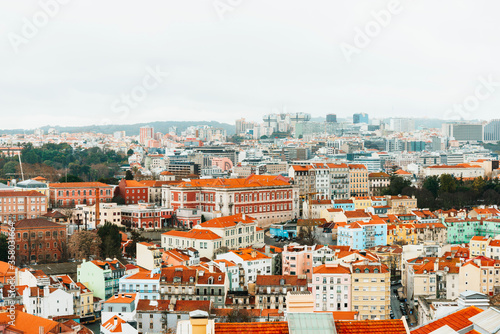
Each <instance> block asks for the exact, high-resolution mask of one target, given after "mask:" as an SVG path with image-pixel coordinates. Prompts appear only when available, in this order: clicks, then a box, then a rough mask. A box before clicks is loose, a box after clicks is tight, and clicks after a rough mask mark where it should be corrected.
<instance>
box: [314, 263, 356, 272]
mask: <svg viewBox="0 0 500 334" xmlns="http://www.w3.org/2000/svg"><path fill="white" fill-rule="evenodd" d="M313 273H314V274H350V273H351V270H350V269H349V268H346V267H344V266H341V265H327V264H322V265H320V266H317V267H314V268H313Z"/></svg>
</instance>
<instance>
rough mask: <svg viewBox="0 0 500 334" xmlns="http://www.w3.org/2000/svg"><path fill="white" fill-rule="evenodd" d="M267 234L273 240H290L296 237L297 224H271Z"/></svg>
mask: <svg viewBox="0 0 500 334" xmlns="http://www.w3.org/2000/svg"><path fill="white" fill-rule="evenodd" d="M269 233H271V236H272V237H273V238H277V237H279V238H287V239H292V238H296V237H297V222H285V223H280V224H272V225H271V227H270V228H269Z"/></svg>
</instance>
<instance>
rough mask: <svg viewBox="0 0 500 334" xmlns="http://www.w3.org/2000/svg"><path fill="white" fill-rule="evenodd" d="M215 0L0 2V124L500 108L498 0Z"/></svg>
mask: <svg viewBox="0 0 500 334" xmlns="http://www.w3.org/2000/svg"><path fill="white" fill-rule="evenodd" d="M58 3H59V2H58ZM63 3H64V4H63ZM217 4H218V2H217V1H215V2H214V1H206V2H200V3H199V4H198V5H199V7H198V8H199V9H198V10H196V11H192V10H191V9H192V6H191V4H185V3H174V2H161V3H160V2H155V3H152V4H135V3H132V2H129V1H120V2H117V1H115V2H113V1H111V2H109V3H105V4H103V3H97V2H93V1H87V2H85V3H80V2H68V3H66V2H63V1H61V2H60V3H59V5H58V7H57V8H55V9H54V8H52V9H50V8H49V9H47V8H45V7H43V6H41V5H40V4H39V3H38V2H23V3H9V4H8V5H7V4H3V5H0V20H1V22H3V24H2V26H1V28H0V34H1V35H2V36H3V37H4V38H3V43H1V44H0V50H1V52H0V60H1V62H0V71H1V72H2V73H3V75H2V76H1V77H0V89H1V91H2V92H3V94H2V95H1V96H0V110H2V116H3V126H2V128H9V129H13V128H37V127H40V126H44V125H46V124H52V125H61V126H69V125H72V126H75V125H93V124H96V125H103V124H110V123H112V124H134V123H144V122H152V121H155V120H179V121H181V120H192V119H208V120H216V121H220V122H228V120H231V122H230V123H232V122H233V120H234V119H235V118H237V117H234V115H235V114H237V115H238V117H245V118H247V119H248V120H253V121H260V118H261V115H263V114H267V113H272V112H281V111H282V110H284V109H285V110H286V111H287V112H306V113H310V114H311V115H312V117H318V116H324V115H326V114H328V113H335V114H337V116H338V117H339V118H345V117H349V116H350V115H352V114H353V113H358V112H365V113H368V114H369V115H370V116H371V118H382V117H406V116H414V115H419V116H422V117H439V118H443V119H459V118H464V119H471V118H480V119H490V118H494V117H495V114H496V113H497V110H499V107H500V97H499V95H500V94H499V92H498V84H497V81H499V80H500V75H499V73H500V71H498V64H497V62H495V59H497V58H498V56H499V55H500V48H499V46H498V43H496V31H498V28H499V24H500V23H499V22H497V20H496V17H495V15H494V13H496V12H497V10H495V7H497V6H500V5H498V4H488V6H482V5H481V4H486V2H479V3H477V2H475V3H467V2H460V3H459V4H456V3H455V2H451V1H443V2H442V3H439V4H436V3H434V2H432V3H431V2H426V1H424V2H419V3H415V2H409V1H399V2H398V1H392V2H391V1H389V2H386V1H359V2H356V3H352V2H350V3H348V4H331V3H328V2H326V1H325V2H322V3H320V4H317V5H316V6H314V7H313V6H311V5H309V4H300V3H289V2H284V1H278V2H276V3H273V4H272V5H270V4H268V3H265V2H263V1H255V2H252V3H243V2H232V5H231V6H232V7H224V8H225V10H223V9H221V7H220V6H219V7H217ZM117 7H119V8H120V11H116V8H117ZM96 8H99V11H97V10H96ZM497 9H498V8H497ZM444 11H446V12H447V13H449V15H446V16H443V15H441V13H443V12H444ZM109 12H113V13H114V15H113V16H112V17H110V16H109V15H107V13H109ZM47 13H48V14H47ZM49 14H51V15H49ZM44 17H47V21H44V20H43V19H44ZM424 17H425V21H424ZM36 20H41V21H36ZM423 22H425V24H423ZM464 22H466V24H464ZM30 27H31V33H30ZM367 29H368V34H367V33H366V31H367ZM369 29H372V30H369ZM360 31H361V32H360ZM363 31H365V32H364V33H363ZM409 36H411V38H409ZM481 88H482V89H481ZM477 92H479V93H480V95H478V96H476V94H477ZM134 94H135V96H136V97H135V98H132V99H131V100H130V98H128V99H127V97H126V96H127V95H128V96H131V95H134ZM124 96H125V97H124ZM455 105H462V106H464V105H465V106H467V107H466V108H461V110H460V109H456V108H454V106H455Z"/></svg>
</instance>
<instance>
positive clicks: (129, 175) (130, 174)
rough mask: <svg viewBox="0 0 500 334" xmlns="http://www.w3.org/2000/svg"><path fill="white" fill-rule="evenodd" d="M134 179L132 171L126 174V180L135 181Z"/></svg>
mask: <svg viewBox="0 0 500 334" xmlns="http://www.w3.org/2000/svg"><path fill="white" fill-rule="evenodd" d="M133 179H134V174H132V171H131V170H130V169H129V170H127V171H126V172H125V180H133Z"/></svg>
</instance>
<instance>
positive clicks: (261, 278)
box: [255, 275, 307, 287]
mask: <svg viewBox="0 0 500 334" xmlns="http://www.w3.org/2000/svg"><path fill="white" fill-rule="evenodd" d="M282 280H283V283H284V284H283V285H293V286H300V285H303V286H306V287H307V279H306V278H304V279H299V278H298V276H297V275H257V279H256V280H255V284H256V285H257V286H259V285H261V286H268V285H271V286H280V285H282V284H281V282H282Z"/></svg>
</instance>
